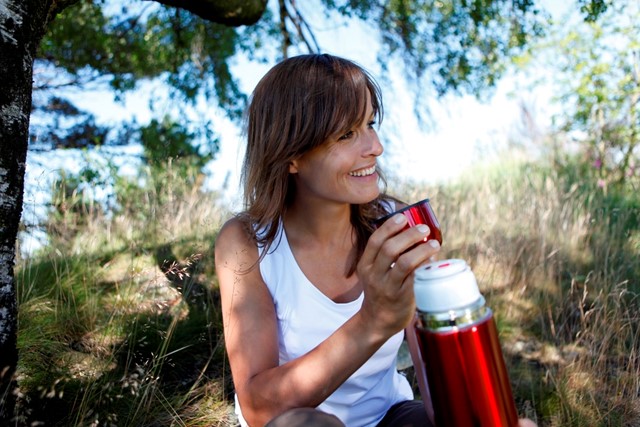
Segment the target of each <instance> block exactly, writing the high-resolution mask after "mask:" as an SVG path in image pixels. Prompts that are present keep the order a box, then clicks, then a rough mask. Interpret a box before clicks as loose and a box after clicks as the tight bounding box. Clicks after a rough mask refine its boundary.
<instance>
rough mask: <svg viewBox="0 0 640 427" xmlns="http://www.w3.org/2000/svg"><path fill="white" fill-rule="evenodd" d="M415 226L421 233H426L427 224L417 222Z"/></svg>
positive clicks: (427, 229) (427, 230)
mask: <svg viewBox="0 0 640 427" xmlns="http://www.w3.org/2000/svg"><path fill="white" fill-rule="evenodd" d="M416 228H417V229H418V231H419V232H421V233H422V234H427V233H428V232H429V226H428V225H425V224H418V225H416Z"/></svg>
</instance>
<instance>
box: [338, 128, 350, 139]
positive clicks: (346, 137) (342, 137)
mask: <svg viewBox="0 0 640 427" xmlns="http://www.w3.org/2000/svg"><path fill="white" fill-rule="evenodd" d="M352 136H353V131H352V130H350V131H349V132H347V133H345V134H344V135H342V136H341V137H340V138H338V141H344V140H345V139H349V138H351V137H352Z"/></svg>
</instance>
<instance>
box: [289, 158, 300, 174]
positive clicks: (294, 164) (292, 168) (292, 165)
mask: <svg viewBox="0 0 640 427" xmlns="http://www.w3.org/2000/svg"><path fill="white" fill-rule="evenodd" d="M289 173H298V161H297V160H292V161H291V162H289Z"/></svg>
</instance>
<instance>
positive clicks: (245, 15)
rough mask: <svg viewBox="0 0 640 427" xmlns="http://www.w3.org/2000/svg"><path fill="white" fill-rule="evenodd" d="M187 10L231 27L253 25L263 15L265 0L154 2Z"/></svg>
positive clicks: (165, 0)
mask: <svg viewBox="0 0 640 427" xmlns="http://www.w3.org/2000/svg"><path fill="white" fill-rule="evenodd" d="M155 1H157V2H158V3H162V4H165V5H167V6H173V7H179V8H181V9H184V10H188V11H189V12H191V13H194V14H196V15H198V16H199V17H201V18H203V19H206V20H207V21H211V22H217V23H218V24H224V25H228V26H232V27H239V26H241V25H253V24H255V23H256V22H258V20H259V19H260V17H261V16H262V15H263V14H264V11H265V10H266V8H267V0H192V1H184V0H155Z"/></svg>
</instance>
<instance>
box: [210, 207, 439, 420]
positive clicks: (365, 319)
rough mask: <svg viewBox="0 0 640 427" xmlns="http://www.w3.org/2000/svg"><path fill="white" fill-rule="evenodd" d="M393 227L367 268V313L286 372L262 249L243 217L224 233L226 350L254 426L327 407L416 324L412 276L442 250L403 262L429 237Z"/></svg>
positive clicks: (220, 260) (221, 269)
mask: <svg viewBox="0 0 640 427" xmlns="http://www.w3.org/2000/svg"><path fill="white" fill-rule="evenodd" d="M403 218H404V217H403ZM389 223H390V224H387V225H385V226H383V227H381V228H380V230H379V231H376V233H374V235H372V238H371V239H370V244H369V245H368V246H367V248H366V249H365V253H364V255H363V260H362V261H361V266H360V265H359V273H358V274H359V277H360V280H364V283H363V288H364V291H365V299H364V302H363V308H362V309H361V310H360V311H359V312H358V313H357V314H356V315H354V316H353V317H352V318H351V319H349V320H348V321H347V322H346V323H345V324H344V325H343V326H341V327H340V328H339V329H337V330H336V331H335V332H334V333H333V334H332V335H331V336H330V337H329V338H327V339H326V340H325V341H323V342H322V343H320V344H319V345H318V346H317V347H316V348H314V349H313V350H312V351H310V352H309V353H307V354H305V355H304V356H302V357H300V358H297V359H296V360H293V361H290V362H288V363H286V364H284V365H282V366H278V334H277V320H276V314H275V307H274V304H273V301H272V298H271V295H270V293H269V291H268V289H267V286H266V285H265V283H264V281H263V279H262V276H261V274H260V269H259V267H258V265H257V261H258V251H257V248H256V244H255V242H253V240H252V239H251V238H250V237H249V236H248V235H247V233H246V231H245V229H244V226H243V224H242V223H241V222H240V221H239V220H237V219H233V220H231V221H229V222H228V223H227V224H225V226H224V227H223V228H222V230H221V231H220V234H219V236H218V239H217V240H216V245H215V260H216V272H217V276H218V280H219V284H220V294H221V298H222V315H223V323H224V335H225V346H226V349H227V353H228V355H229V362H230V366H231V371H232V375H233V380H234V385H235V389H236V393H237V395H238V399H239V400H240V404H241V407H242V412H243V416H244V418H245V419H246V420H247V422H249V424H251V425H255V426H261V425H264V424H265V423H266V422H267V421H269V420H270V419H272V418H273V417H274V416H276V415H278V414H280V413H282V412H284V411H286V410H288V409H291V408H298V407H315V406H317V405H319V404H320V403H322V402H323V401H324V400H325V399H326V398H327V397H328V396H329V395H330V394H331V393H333V392H334V391H335V390H336V389H337V388H338V387H339V386H340V385H341V384H342V383H343V382H344V381H345V380H346V379H347V378H349V376H351V374H353V373H354V372H355V371H356V370H357V369H358V368H359V367H360V366H362V365H363V364H364V363H365V362H366V361H367V360H368V359H369V358H370V357H371V356H372V355H373V353H375V352H376V351H377V350H378V349H379V348H380V346H381V345H382V344H384V342H385V341H386V340H387V339H388V338H389V337H390V336H392V335H393V334H395V333H397V332H399V331H400V330H401V329H402V328H404V327H405V326H406V325H407V323H408V321H406V319H405V317H406V318H407V319H410V318H412V316H413V313H414V308H413V307H414V304H413V289H412V284H413V280H412V278H411V279H409V276H410V275H411V272H412V271H413V269H415V268H416V267H417V266H418V265H420V263H422V262H424V260H425V259H428V257H429V256H431V255H433V252H434V249H433V248H431V249H428V248H422V249H419V247H426V246H428V245H419V246H418V249H413V250H411V251H409V252H407V253H406V254H403V255H402V256H401V257H400V258H398V254H400V253H402V252H404V251H405V250H406V249H407V248H409V247H411V246H413V244H415V243H416V242H417V241H419V240H421V239H422V238H424V234H423V233H422V232H420V231H419V230H414V228H415V227H413V228H411V229H409V230H406V231H404V232H402V233H399V231H400V230H401V229H402V227H403V226H404V223H403V222H393V223H391V221H389ZM393 262H395V265H394V268H393V269H391V268H390V266H391V264H392V263H393ZM252 266H253V268H251V267H252ZM361 276H362V277H361ZM408 282H410V283H411V286H409V290H407V287H408ZM409 291H410V292H409Z"/></svg>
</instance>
